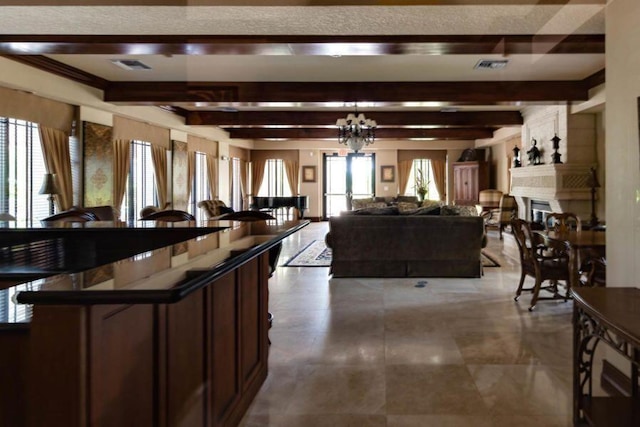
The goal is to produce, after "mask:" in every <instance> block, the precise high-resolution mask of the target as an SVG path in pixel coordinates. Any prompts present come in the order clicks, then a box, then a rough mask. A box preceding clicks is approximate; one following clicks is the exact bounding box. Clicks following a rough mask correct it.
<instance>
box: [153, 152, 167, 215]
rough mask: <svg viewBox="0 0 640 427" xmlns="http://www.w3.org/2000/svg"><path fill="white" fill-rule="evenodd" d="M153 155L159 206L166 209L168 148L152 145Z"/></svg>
mask: <svg viewBox="0 0 640 427" xmlns="http://www.w3.org/2000/svg"><path fill="white" fill-rule="evenodd" d="M151 157H152V158H153V171H154V173H155V177H156V186H157V187H158V206H159V207H160V208H161V209H164V208H165V207H166V206H167V200H168V199H167V150H166V149H164V148H163V147H159V146H157V145H151Z"/></svg>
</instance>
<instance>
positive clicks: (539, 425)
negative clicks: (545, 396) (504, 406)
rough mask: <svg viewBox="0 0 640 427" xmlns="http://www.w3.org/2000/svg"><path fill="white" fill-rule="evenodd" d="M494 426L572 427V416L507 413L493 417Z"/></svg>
mask: <svg viewBox="0 0 640 427" xmlns="http://www.w3.org/2000/svg"><path fill="white" fill-rule="evenodd" d="M492 425H493V426H494V427H515V426H518V427H571V426H572V425H573V421H572V420H571V417H570V416H555V417H554V416H531V415H516V416H514V415H505V416H496V417H493V418H492Z"/></svg>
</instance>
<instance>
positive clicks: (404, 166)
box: [398, 160, 413, 196]
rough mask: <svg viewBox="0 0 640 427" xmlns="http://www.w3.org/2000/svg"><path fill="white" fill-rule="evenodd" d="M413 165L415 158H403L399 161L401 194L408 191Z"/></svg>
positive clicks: (399, 191)
mask: <svg viewBox="0 0 640 427" xmlns="http://www.w3.org/2000/svg"><path fill="white" fill-rule="evenodd" d="M412 166H413V160H402V161H400V162H398V187H399V188H398V194H400V195H401V196H403V195H404V194H405V193H406V192H407V186H408V185H409V175H410V174H411V167H412Z"/></svg>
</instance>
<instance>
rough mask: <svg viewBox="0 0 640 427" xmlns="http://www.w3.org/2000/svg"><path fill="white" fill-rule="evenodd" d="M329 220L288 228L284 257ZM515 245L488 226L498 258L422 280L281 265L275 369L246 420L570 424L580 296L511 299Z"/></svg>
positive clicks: (394, 425) (441, 425)
mask: <svg viewBox="0 0 640 427" xmlns="http://www.w3.org/2000/svg"><path fill="white" fill-rule="evenodd" d="M327 229H328V224H327V223H326V222H322V223H312V224H310V225H309V226H308V227H306V228H304V229H303V230H301V231H300V232H298V233H296V234H295V235H293V236H291V237H289V238H288V239H287V240H286V241H285V242H284V245H283V250H282V254H281V256H280V261H279V263H280V264H283V263H284V262H286V261H287V260H288V259H289V258H290V257H291V256H293V255H294V254H296V253H297V252H298V251H299V250H300V249H301V248H303V247H304V246H306V244H308V243H310V242H311V241H313V240H315V239H323V238H324V235H325V234H326V232H327ZM513 250H517V249H515V246H514V247H503V243H502V242H500V240H498V238H497V233H496V234H495V235H494V234H491V235H490V239H489V246H488V251H489V252H490V253H491V254H492V255H494V257H495V258H496V259H497V260H498V262H499V263H500V264H501V267H500V268H485V270H484V276H483V277H482V278H480V279H440V278H429V279H426V280H427V282H428V283H427V285H426V286H425V287H422V288H419V287H416V286H415V285H416V284H417V282H418V280H424V279H332V278H331V276H329V275H328V272H329V269H328V268H327V267H306V268H302V267H284V266H279V267H278V269H277V271H276V274H275V275H274V277H273V278H272V279H270V281H269V289H270V301H269V306H270V311H271V312H272V313H273V314H274V316H275V320H274V323H273V327H272V329H271V330H270V334H269V336H270V339H271V343H272V344H271V348H270V354H269V376H268V378H267V380H266V382H265V383H264V385H263V386H262V389H261V390H260V392H259V394H258V395H257V397H256V399H255V400H254V402H253V404H252V405H251V407H250V408H249V410H248V412H247V414H246V416H245V417H244V419H243V421H242V423H241V425H242V426H243V427H254V426H278V427H289V426H304V427H316V426H328V427H343V426H349V427H351V426H353V427H356V426H357V427H360V426H363V427H369V426H370V427H378V426H389V427H413V426H421V427H422V426H433V427H457V426H474V427H485V426H509V427H512V426H519V427H526V426H545V427H546V426H550V427H551V426H569V425H571V396H572V388H571V340H572V333H571V310H572V303H571V302H567V303H565V302H557V301H542V302H540V303H538V306H537V307H536V311H534V312H533V313H530V312H529V311H528V310H527V308H528V306H529V299H530V296H529V295H530V294H525V295H523V297H522V298H521V300H520V302H518V303H516V302H514V301H513V294H514V291H515V289H516V287H517V283H518V279H519V264H518V261H517V259H516V258H515V257H514V258H512V257H511V256H506V253H511V251H513ZM513 255H514V256H517V254H513ZM527 280H531V279H527ZM527 284H530V282H528V283H527Z"/></svg>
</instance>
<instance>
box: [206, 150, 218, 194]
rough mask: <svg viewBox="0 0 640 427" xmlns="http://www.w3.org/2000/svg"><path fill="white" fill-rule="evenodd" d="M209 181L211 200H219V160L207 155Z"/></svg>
mask: <svg viewBox="0 0 640 427" xmlns="http://www.w3.org/2000/svg"><path fill="white" fill-rule="evenodd" d="M207 179H208V180H209V193H210V197H211V200H217V199H218V159H217V158H216V156H215V155H213V154H207Z"/></svg>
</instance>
